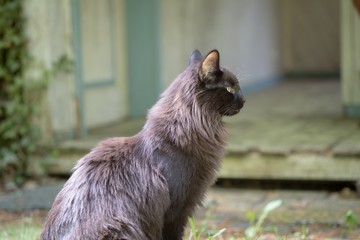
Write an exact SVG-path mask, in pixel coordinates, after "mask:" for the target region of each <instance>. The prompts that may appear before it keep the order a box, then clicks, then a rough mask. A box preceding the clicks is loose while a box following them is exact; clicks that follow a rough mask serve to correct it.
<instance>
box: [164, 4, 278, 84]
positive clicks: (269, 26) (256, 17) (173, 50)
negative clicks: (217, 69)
mask: <svg viewBox="0 0 360 240" xmlns="http://www.w3.org/2000/svg"><path fill="white" fill-rule="evenodd" d="M161 17H162V26H161V29H162V38H161V41H162V46H163V47H162V53H161V56H162V75H161V76H162V82H163V85H164V86H167V85H168V84H169V83H170V82H171V81H172V80H173V79H174V78H175V77H176V76H177V75H178V74H179V73H180V72H181V71H183V70H184V68H185V67H186V65H187V61H188V57H189V56H190V54H191V52H192V51H193V50H194V49H196V48H198V49H199V50H200V51H201V52H202V53H203V54H206V53H207V52H208V51H209V50H211V49H214V48H217V49H218V50H219V51H220V55H221V65H222V66H225V67H227V68H229V69H231V70H232V71H233V72H235V73H236V74H237V75H238V76H239V78H240V84H241V85H242V88H243V89H244V88H245V90H249V91H250V90H254V89H256V88H258V87H261V86H264V84H265V85H268V84H271V83H272V82H273V81H274V80H276V79H278V78H279V74H280V70H281V69H280V65H281V61H280V50H281V46H280V37H281V36H280V2H279V1H278V0H267V1H262V0H224V1H217V0H195V1H194V0H183V1H177V0H162V1H161Z"/></svg>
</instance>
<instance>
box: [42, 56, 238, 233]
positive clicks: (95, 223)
mask: <svg viewBox="0 0 360 240" xmlns="http://www.w3.org/2000/svg"><path fill="white" fill-rule="evenodd" d="M219 58H220V56H219V52H218V51H217V50H212V51H210V52H209V53H208V54H207V55H206V56H205V57H204V58H203V57H202V55H201V53H200V52H199V51H198V50H196V51H194V52H193V54H192V55H191V57H190V60H189V65H188V66H187V68H186V69H185V71H184V72H183V73H181V74H180V75H179V76H178V77H177V78H176V79H175V80H174V81H173V83H172V84H171V85H170V86H169V87H168V88H167V90H165V92H164V93H163V94H162V95H161V98H160V99H159V100H158V102H157V103H156V104H155V105H154V106H153V107H152V108H151V109H150V111H149V113H148V116H147V122H146V124H145V126H144V128H143V129H142V131H140V132H139V133H138V134H137V135H135V136H132V137H116V138H110V139H107V140H105V141H102V142H100V143H99V144H98V145H97V146H96V147H95V148H94V149H93V150H92V151H91V152H90V153H88V154H87V155H86V156H84V157H83V158H81V159H80V160H79V161H78V163H77V164H76V166H75V168H74V172H73V174H72V176H71V177H70V179H69V180H68V181H67V182H66V183H65V185H64V187H63V189H62V190H61V191H60V192H59V194H58V195H57V197H56V199H55V201H54V203H53V206H52V208H51V210H50V212H49V214H48V217H47V219H46V222H45V226H44V229H43V232H42V234H41V239H43V240H45V239H46V240H48V239H54V240H55V239H56V240H57V239H66V240H67V239H69V240H70V239H71V240H73V239H86V240H92V239H94V240H95V239H128V240H147V239H151V240H159V239H160V240H180V239H181V238H182V236H183V233H184V228H185V225H186V222H187V219H188V217H189V216H191V215H192V214H193V212H194V210H195V209H196V207H197V206H198V205H199V204H200V203H201V201H202V199H203V197H204V194H205V191H206V189H207V188H208V187H209V186H210V185H211V184H212V183H213V182H214V179H215V175H216V172H217V171H218V170H219V167H220V159H221V157H222V156H223V154H224V144H225V140H226V136H227V134H226V131H225V129H224V123H223V121H222V117H223V116H230V115H234V114H236V113H238V112H239V111H240V109H241V108H242V107H243V105H244V98H243V96H242V93H241V90H240V86H239V83H238V80H237V79H236V77H235V75H234V74H232V73H231V72H230V71H228V70H226V69H224V68H222V67H220V65H219Z"/></svg>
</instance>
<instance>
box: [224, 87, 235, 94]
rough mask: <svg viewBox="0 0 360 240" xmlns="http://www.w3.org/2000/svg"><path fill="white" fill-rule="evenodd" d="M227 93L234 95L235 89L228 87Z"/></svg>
mask: <svg viewBox="0 0 360 240" xmlns="http://www.w3.org/2000/svg"><path fill="white" fill-rule="evenodd" d="M226 91H228V92H229V93H232V94H234V93H235V89H234V88H233V87H226Z"/></svg>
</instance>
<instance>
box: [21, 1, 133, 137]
mask: <svg viewBox="0 0 360 240" xmlns="http://www.w3.org/2000/svg"><path fill="white" fill-rule="evenodd" d="M77 1H78V0H64V1H47V0H27V1H24V10H25V17H26V20H27V29H26V32H27V35H28V38H29V43H28V44H29V45H28V46H29V50H30V53H31V55H32V57H33V64H34V65H33V66H32V67H31V69H30V71H29V73H28V76H29V79H42V78H43V77H42V74H43V73H44V72H45V71H50V72H51V70H52V67H53V64H54V63H55V62H56V61H58V60H59V58H60V57H62V56H66V58H68V59H69V60H71V61H73V62H74V63H75V68H74V69H73V71H72V72H70V73H65V72H60V73H59V74H56V75H54V76H52V78H51V79H50V81H49V83H48V88H47V89H46V91H45V92H44V93H43V94H42V97H41V98H42V101H41V104H40V106H39V111H38V114H37V116H38V117H37V119H36V121H37V122H39V124H40V126H41V132H42V135H43V136H42V138H43V139H44V141H50V140H54V139H59V140H60V139H69V138H76V137H79V136H82V129H85V131H87V130H88V129H89V128H91V127H94V126H99V125H104V124H108V123H111V122H114V121H119V120H121V119H123V118H125V117H127V116H128V95H127V88H128V86H127V51H126V49H127V47H126V45H127V44H126V38H125V36H126V35H125V34H126V33H125V32H126V29H125V26H126V25H125V20H126V17H125V11H126V10H125V7H124V1H125V0H121V1H120V0H118V1H115V0H108V3H109V4H112V9H111V10H112V11H113V16H114V24H113V25H112V29H110V32H111V33H112V35H111V37H112V38H113V42H114V43H115V44H114V46H112V48H111V51H112V53H113V59H112V60H113V61H112V63H113V64H114V68H113V69H114V72H113V73H112V74H113V76H112V77H113V79H114V83H113V85H111V86H109V87H107V88H106V89H105V88H103V87H101V86H100V87H99V88H96V87H93V86H90V87H89V85H91V84H88V85H87V83H86V82H85V81H87V80H89V79H90V80H92V79H95V80H96V79H97V77H98V76H97V74H99V73H102V72H101V71H100V70H102V68H100V69H99V66H100V65H101V64H100V65H96V64H95V65H92V66H90V67H89V64H87V65H86V66H85V67H86V68H87V69H85V70H86V73H85V77H86V79H84V78H82V79H79V75H77V71H78V70H79V69H83V68H82V67H83V66H82V63H81V61H79V56H78V55H77V51H76V49H75V47H76V46H75V45H76V44H78V45H77V46H80V47H81V48H82V50H83V53H84V51H85V53H84V55H83V56H84V57H87V58H89V57H92V56H93V55H94V52H93V50H92V46H89V44H93V43H94V41H92V42H91V41H90V42H89V39H86V38H85V39H82V40H81V42H79V41H78V42H76V41H77V40H78V39H75V32H74V17H80V16H78V15H76V12H75V11H74V4H75V3H76V2H77ZM74 13H75V15H76V16H75V15H74ZM78 33H79V32H78ZM102 37H104V36H102ZM107 37H108V38H109V36H107ZM108 38H104V39H107V40H108ZM100 40H101V38H100ZM104 41H105V40H104ZM84 46H85V47H84ZM89 69H90V70H89ZM92 70H94V71H92ZM79 82H80V84H79ZM81 82H82V83H81ZM85 90H86V91H87V92H86V93H85V94H84V91H85ZM109 92H111V94H109ZM104 102H105V103H109V102H110V103H111V104H99V103H104ZM82 119H83V121H82Z"/></svg>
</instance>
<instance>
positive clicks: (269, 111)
mask: <svg viewBox="0 0 360 240" xmlns="http://www.w3.org/2000/svg"><path fill="white" fill-rule="evenodd" d="M246 100H247V101H246V104H245V107H244V109H243V110H242V111H241V112H240V114H238V115H237V116H234V117H229V118H226V119H225V121H226V122H227V123H228V131H229V135H230V137H229V142H228V146H227V148H228V154H227V155H226V157H225V158H224V161H223V167H222V170H221V172H220V176H221V177H224V178H245V179H291V180H297V179H303V180H344V181H349V180H350V181H353V180H354V181H355V180H358V179H359V178H360V121H359V120H354V119H346V118H344V117H343V115H342V106H341V97H340V82H339V81H338V80H317V79H304V80H302V79H297V80H296V81H295V80H293V81H291V80H289V81H283V82H281V83H280V84H278V85H277V86H275V87H272V88H269V89H267V90H264V91H261V92H258V93H253V94H250V95H248V96H246ZM144 121H145V120H144V119H133V120H128V121H125V122H122V123H119V124H114V125H112V126H107V127H103V128H99V129H96V130H92V131H90V132H89V136H88V137H87V138H86V139H83V140H74V141H65V142H62V143H61V144H60V152H61V153H63V154H60V155H61V161H58V160H57V161H54V160H50V161H48V164H47V170H48V171H49V172H50V173H62V174H64V173H69V171H70V169H71V168H72V167H73V164H74V162H75V161H76V160H77V159H78V158H79V157H80V156H81V155H83V154H84V153H86V152H87V151H88V150H89V149H90V148H92V147H93V146H94V145H95V144H96V143H97V142H98V141H100V140H101V139H104V138H108V137H112V136H129V135H132V134H134V133H136V132H138V131H139V130H140V129H141V128H142V126H143V124H144Z"/></svg>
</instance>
